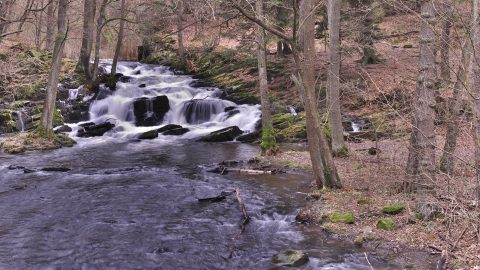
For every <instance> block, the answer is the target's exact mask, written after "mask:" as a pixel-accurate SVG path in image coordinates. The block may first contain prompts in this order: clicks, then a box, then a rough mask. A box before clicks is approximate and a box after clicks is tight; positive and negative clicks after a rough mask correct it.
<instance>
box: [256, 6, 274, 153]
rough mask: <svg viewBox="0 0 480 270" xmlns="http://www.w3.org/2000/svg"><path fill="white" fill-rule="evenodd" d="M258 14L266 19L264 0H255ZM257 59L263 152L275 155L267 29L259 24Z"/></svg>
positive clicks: (258, 17)
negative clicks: (266, 40) (268, 70)
mask: <svg viewBox="0 0 480 270" xmlns="http://www.w3.org/2000/svg"><path fill="white" fill-rule="evenodd" d="M255 9H256V16H257V19H258V20H260V21H264V12H263V9H264V7H263V0H257V1H256V2H255ZM256 37H257V40H256V41H257V60H258V80H259V87H260V101H261V103H262V143H261V145H260V146H261V148H262V154H265V155H274V154H275V153H276V152H277V151H278V146H277V143H276V141H275V136H274V134H273V126H272V115H271V112H270V97H269V95H268V80H267V59H266V48H265V44H266V43H265V29H263V28H262V27H261V26H259V25H257V29H256Z"/></svg>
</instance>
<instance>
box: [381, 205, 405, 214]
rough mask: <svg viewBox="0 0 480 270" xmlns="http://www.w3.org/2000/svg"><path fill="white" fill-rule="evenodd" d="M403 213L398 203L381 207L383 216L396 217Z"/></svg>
mask: <svg viewBox="0 0 480 270" xmlns="http://www.w3.org/2000/svg"><path fill="white" fill-rule="evenodd" d="M402 211H403V205H402V204H399V203H395V204H389V205H386V206H384V207H383V209H382V212H383V213H385V214H390V215H396V214H399V213H401V212H402Z"/></svg>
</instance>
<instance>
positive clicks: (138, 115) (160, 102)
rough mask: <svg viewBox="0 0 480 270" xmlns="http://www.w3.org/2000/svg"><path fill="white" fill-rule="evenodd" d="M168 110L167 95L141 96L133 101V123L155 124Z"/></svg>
mask: <svg viewBox="0 0 480 270" xmlns="http://www.w3.org/2000/svg"><path fill="white" fill-rule="evenodd" d="M169 110H170V103H169V101H168V98H167V96H157V97H154V98H147V97H142V98H138V99H136V100H135V101H134V102H133V113H134V115H135V125H136V126H142V127H151V126H156V125H158V124H160V123H162V121H163V117H164V116H165V114H166V113H167V112H168V111H169Z"/></svg>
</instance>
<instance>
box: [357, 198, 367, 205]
mask: <svg viewBox="0 0 480 270" xmlns="http://www.w3.org/2000/svg"><path fill="white" fill-rule="evenodd" d="M357 204H359V205H365V204H370V201H369V200H367V199H360V200H358V201H357Z"/></svg>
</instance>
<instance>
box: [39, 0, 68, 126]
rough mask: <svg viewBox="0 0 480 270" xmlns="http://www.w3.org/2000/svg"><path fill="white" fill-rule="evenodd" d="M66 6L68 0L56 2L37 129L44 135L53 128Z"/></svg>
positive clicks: (63, 40) (65, 27) (64, 31)
mask: <svg viewBox="0 0 480 270" xmlns="http://www.w3.org/2000/svg"><path fill="white" fill-rule="evenodd" d="M67 6H68V0H60V1H59V3H58V20H57V25H58V32H57V37H56V39H55V47H54V49H53V59H52V64H51V67H50V73H49V75H48V81H47V87H46V89H47V94H46V97H45V103H44V105H43V112H42V117H41V119H40V126H39V130H40V131H41V132H42V133H44V135H50V134H51V132H52V128H53V114H54V111H55V100H56V98H57V84H58V76H59V73H60V68H61V63H62V55H63V48H64V46H65V40H66V38H67V24H66V16H67Z"/></svg>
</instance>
